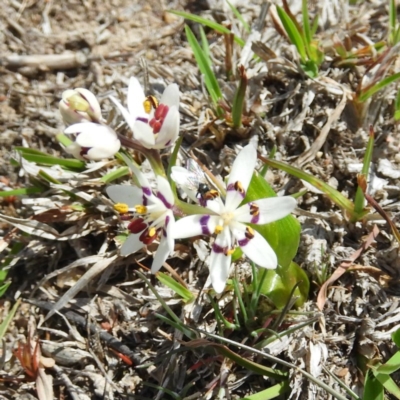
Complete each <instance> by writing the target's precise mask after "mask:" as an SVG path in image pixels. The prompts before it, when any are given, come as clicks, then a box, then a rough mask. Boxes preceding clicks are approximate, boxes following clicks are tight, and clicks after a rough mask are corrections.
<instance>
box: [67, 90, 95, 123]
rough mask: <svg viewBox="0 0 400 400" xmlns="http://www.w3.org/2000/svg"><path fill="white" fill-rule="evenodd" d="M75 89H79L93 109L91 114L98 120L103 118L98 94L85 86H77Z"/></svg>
mask: <svg viewBox="0 0 400 400" xmlns="http://www.w3.org/2000/svg"><path fill="white" fill-rule="evenodd" d="M75 91H77V92H78V93H79V94H80V95H81V96H82V97H83V98H84V99H85V100H86V101H87V102H88V103H89V106H90V108H91V109H92V111H91V114H92V115H93V116H94V117H95V118H96V120H101V108H100V104H99V101H98V100H97V98H96V96H95V95H94V94H93V93H92V92H91V91H90V90H88V89H85V88H76V89H75ZM63 98H64V96H63Z"/></svg>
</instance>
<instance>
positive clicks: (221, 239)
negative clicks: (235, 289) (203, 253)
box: [210, 229, 232, 293]
mask: <svg viewBox="0 0 400 400" xmlns="http://www.w3.org/2000/svg"><path fill="white" fill-rule="evenodd" d="M231 245H232V242H231V234H230V232H229V229H224V230H223V231H222V232H221V233H220V234H219V235H217V237H216V239H215V243H214V245H213V250H212V251H211V257H210V278H211V283H212V285H213V288H214V290H215V291H216V292H217V293H222V291H223V290H224V288H225V285H226V280H227V279H228V276H229V268H230V265H231V256H230V255H225V254H224V252H223V251H215V250H214V246H218V247H219V248H227V249H230V248H231Z"/></svg>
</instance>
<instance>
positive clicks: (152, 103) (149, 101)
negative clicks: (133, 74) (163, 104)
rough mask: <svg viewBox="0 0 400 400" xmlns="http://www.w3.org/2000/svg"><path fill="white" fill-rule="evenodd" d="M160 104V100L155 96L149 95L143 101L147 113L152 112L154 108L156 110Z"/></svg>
mask: <svg viewBox="0 0 400 400" xmlns="http://www.w3.org/2000/svg"><path fill="white" fill-rule="evenodd" d="M158 104H159V103H158V100H157V99H156V98H155V97H154V96H147V97H146V99H145V101H144V102H143V107H144V111H145V113H146V114H150V112H151V110H152V109H154V110H155V109H156V108H157V107H158Z"/></svg>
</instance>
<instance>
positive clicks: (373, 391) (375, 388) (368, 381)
mask: <svg viewBox="0 0 400 400" xmlns="http://www.w3.org/2000/svg"><path fill="white" fill-rule="evenodd" d="M383 396H384V391H383V386H382V384H381V383H380V382H379V381H378V380H377V379H376V378H375V376H374V375H373V374H372V372H371V371H368V372H367V374H366V376H365V382H364V397H363V400H383Z"/></svg>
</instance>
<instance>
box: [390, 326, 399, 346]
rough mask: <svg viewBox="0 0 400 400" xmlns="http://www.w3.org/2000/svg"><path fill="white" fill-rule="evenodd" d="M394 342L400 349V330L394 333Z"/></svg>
mask: <svg viewBox="0 0 400 400" xmlns="http://www.w3.org/2000/svg"><path fill="white" fill-rule="evenodd" d="M392 340H393V342H394V343H395V344H396V346H397V347H398V348H399V349H400V329H397V331H396V332H393V333H392Z"/></svg>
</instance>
